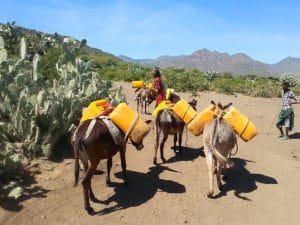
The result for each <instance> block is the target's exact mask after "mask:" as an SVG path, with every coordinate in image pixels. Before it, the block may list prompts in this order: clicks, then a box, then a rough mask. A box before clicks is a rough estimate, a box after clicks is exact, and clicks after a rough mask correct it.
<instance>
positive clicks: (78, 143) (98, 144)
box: [72, 117, 144, 214]
mask: <svg viewBox="0 0 300 225" xmlns="http://www.w3.org/2000/svg"><path fill="white" fill-rule="evenodd" d="M107 121H109V120H108V119H106V120H105V119H103V118H101V117H96V118H94V119H90V120H86V121H84V122H82V123H81V124H80V125H79V126H78V127H77V128H76V130H75V132H74V134H73V137H72V145H73V149H74V155H75V169H74V175H75V183H74V187H75V186H77V185H78V179H79V159H81V162H82V163H83V166H84V170H85V171H86V174H85V176H84V179H83V181H82V186H83V195H84V209H85V210H86V211H87V212H88V213H89V214H93V213H94V210H93V208H92V207H91V206H90V201H89V199H91V200H92V201H97V199H96V197H95V195H94V193H93V190H92V187H91V179H92V177H93V175H94V174H95V171H96V168H97V166H98V164H99V162H100V160H101V159H107V177H106V184H107V185H108V186H109V185H110V183H111V180H110V170H111V167H112V157H113V156H114V155H115V154H116V153H117V152H119V154H120V158H121V167H122V172H123V179H124V182H125V183H127V175H126V160H125V152H126V141H127V137H126V135H125V134H124V133H123V132H122V131H121V130H120V129H119V128H117V127H116V126H115V125H114V124H113V123H112V122H111V121H110V123H109V124H108V122H107ZM111 126H114V131H115V135H112V134H111V129H110V127H111ZM131 142H132V144H133V145H134V146H135V147H136V149H137V150H141V149H142V148H143V147H144V145H143V142H141V143H134V142H133V141H131Z"/></svg>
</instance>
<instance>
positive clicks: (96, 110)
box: [80, 99, 108, 123]
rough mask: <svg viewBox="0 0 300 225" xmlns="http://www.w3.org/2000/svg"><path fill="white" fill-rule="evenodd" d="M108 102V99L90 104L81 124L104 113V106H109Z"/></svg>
mask: <svg viewBox="0 0 300 225" xmlns="http://www.w3.org/2000/svg"><path fill="white" fill-rule="evenodd" d="M107 103H108V101H107V100H106V99H101V100H96V101H93V102H91V103H90V104H89V106H88V107H87V109H86V110H85V111H84V113H83V116H82V117H81V120H80V123H81V122H83V121H85V120H88V119H92V118H94V117H96V116H98V115H99V114H100V113H102V112H104V110H105V108H104V105H105V104H107Z"/></svg>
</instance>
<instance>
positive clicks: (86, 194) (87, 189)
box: [82, 160, 99, 214]
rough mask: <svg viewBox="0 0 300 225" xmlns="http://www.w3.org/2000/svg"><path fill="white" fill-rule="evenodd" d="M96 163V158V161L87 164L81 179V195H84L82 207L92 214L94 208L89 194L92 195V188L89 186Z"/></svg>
mask: <svg viewBox="0 0 300 225" xmlns="http://www.w3.org/2000/svg"><path fill="white" fill-rule="evenodd" d="M98 163H99V160H98V162H96V161H93V162H91V163H90V164H89V167H88V170H87V173H86V175H85V177H84V179H83V180H82V186H83V195H84V209H85V210H86V211H87V212H88V214H92V213H93V212H94V209H93V208H92V207H91V205H90V201H89V195H92V196H93V195H94V194H93V191H92V188H91V179H92V177H93V175H94V174H95V171H96V169H97V165H98ZM93 197H94V196H93Z"/></svg>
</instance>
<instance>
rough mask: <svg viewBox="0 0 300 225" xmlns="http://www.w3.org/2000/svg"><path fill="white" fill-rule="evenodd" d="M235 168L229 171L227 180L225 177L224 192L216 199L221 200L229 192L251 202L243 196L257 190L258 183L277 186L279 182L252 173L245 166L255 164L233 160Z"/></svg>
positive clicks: (238, 159)
mask: <svg viewBox="0 0 300 225" xmlns="http://www.w3.org/2000/svg"><path fill="white" fill-rule="evenodd" d="M231 160H232V161H233V162H234V164H235V165H234V167H232V168H229V169H227V171H226V176H225V177H226V179H224V178H225V177H224V176H223V180H224V181H225V183H224V184H223V188H222V191H221V192H220V193H219V194H217V195H216V196H215V197H214V198H220V197H222V196H224V195H226V194H227V192H229V191H234V195H235V196H236V197H238V198H240V199H243V200H247V201H251V199H249V198H247V197H245V196H242V194H243V193H250V192H252V191H254V190H256V189H257V186H256V182H258V183H262V184H277V183H278V182H277V180H276V179H275V178H273V177H270V176H266V175H263V174H258V173H250V172H249V171H248V170H247V169H246V168H245V166H246V165H247V162H253V161H249V160H244V159H240V158H232V159H231Z"/></svg>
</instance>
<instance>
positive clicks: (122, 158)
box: [120, 150, 128, 184]
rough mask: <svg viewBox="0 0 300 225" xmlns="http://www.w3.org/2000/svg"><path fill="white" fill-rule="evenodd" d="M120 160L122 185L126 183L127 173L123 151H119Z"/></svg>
mask: <svg viewBox="0 0 300 225" xmlns="http://www.w3.org/2000/svg"><path fill="white" fill-rule="evenodd" d="M120 158H121V166H122V172H123V180H124V183H125V184H127V183H128V178H127V173H126V158H125V151H124V150H122V151H120Z"/></svg>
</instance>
